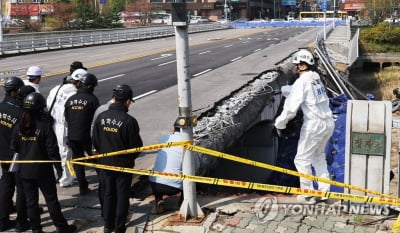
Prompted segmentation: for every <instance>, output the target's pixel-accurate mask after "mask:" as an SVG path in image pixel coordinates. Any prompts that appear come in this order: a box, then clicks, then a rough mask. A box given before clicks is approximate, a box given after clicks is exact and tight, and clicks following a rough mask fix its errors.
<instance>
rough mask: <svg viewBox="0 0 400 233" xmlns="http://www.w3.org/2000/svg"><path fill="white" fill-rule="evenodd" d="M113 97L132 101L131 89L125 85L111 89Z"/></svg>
mask: <svg viewBox="0 0 400 233" xmlns="http://www.w3.org/2000/svg"><path fill="white" fill-rule="evenodd" d="M113 97H114V98H116V99H119V100H132V101H134V100H133V99H132V98H133V92H132V88H131V87H130V86H128V85H126V84H120V85H118V86H116V87H115V88H114V89H113Z"/></svg>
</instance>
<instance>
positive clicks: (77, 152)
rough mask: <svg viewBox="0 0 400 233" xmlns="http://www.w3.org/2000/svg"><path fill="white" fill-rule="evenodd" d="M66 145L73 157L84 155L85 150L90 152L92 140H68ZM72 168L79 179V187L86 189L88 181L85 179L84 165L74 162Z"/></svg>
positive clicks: (89, 153)
mask: <svg viewBox="0 0 400 233" xmlns="http://www.w3.org/2000/svg"><path fill="white" fill-rule="evenodd" d="M68 146H69V148H71V151H72V158H73V159H77V158H82V157H85V152H86V153H87V154H88V155H91V154H92V142H91V141H90V140H86V141H76V140H68ZM74 170H75V173H76V178H77V180H78V181H79V188H80V189H87V187H88V182H87V180H86V175H85V166H82V165H76V164H74Z"/></svg>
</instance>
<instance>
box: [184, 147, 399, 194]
mask: <svg viewBox="0 0 400 233" xmlns="http://www.w3.org/2000/svg"><path fill="white" fill-rule="evenodd" d="M184 148H186V149H188V150H191V151H195V152H199V153H203V154H208V155H211V156H214V157H218V158H223V159H228V160H232V161H235V162H239V163H243V164H248V165H252V166H256V167H261V168H266V169H269V170H273V171H277V172H281V173H284V174H289V175H293V176H299V177H303V178H307V179H310V180H314V181H319V182H324V183H328V184H331V185H335V186H339V187H343V188H348V189H353V190H358V191H361V192H365V193H370V194H374V195H378V196H384V197H388V198H396V199H397V197H395V196H391V195H388V194H384V193H380V192H376V191H373V190H368V189H365V188H362V187H358V186H354V185H350V184H345V183H342V182H337V181H334V180H329V179H326V178H322V177H317V176H313V175H310V174H305V173H300V172H297V171H293V170H289V169H285V168H281V167H276V166H273V165H270V164H266V163H262V162H257V161H253V160H249V159H245V158H241V157H237V156H233V155H229V154H225V153H222V152H219V151H215V150H211V149H207V148H204V147H200V146H195V145H187V144H185V145H184Z"/></svg>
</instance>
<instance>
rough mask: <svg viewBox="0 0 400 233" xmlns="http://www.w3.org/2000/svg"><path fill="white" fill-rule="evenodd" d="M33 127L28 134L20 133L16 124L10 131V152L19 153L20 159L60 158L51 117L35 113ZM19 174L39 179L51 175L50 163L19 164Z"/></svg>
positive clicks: (22, 176) (51, 167) (52, 173)
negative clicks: (11, 131)
mask: <svg viewBox="0 0 400 233" xmlns="http://www.w3.org/2000/svg"><path fill="white" fill-rule="evenodd" d="M31 120H32V121H35V129H34V130H32V133H31V134H30V135H26V136H24V135H22V134H21V133H20V124H17V125H16V126H15V128H14V130H13V133H12V139H11V145H10V149H11V152H13V153H14V152H17V153H19V154H20V160H33V161H37V160H60V154H59V151H58V144H57V138H56V135H55V133H54V131H53V127H52V125H53V123H52V121H51V119H50V118H49V117H48V116H47V115H45V114H43V113H38V114H35V115H34V116H33V117H32V119H31ZM19 174H20V177H21V178H24V179H40V178H43V177H46V176H50V175H53V176H54V171H53V166H52V163H32V164H20V168H19Z"/></svg>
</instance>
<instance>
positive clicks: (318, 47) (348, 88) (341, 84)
mask: <svg viewBox="0 0 400 233" xmlns="http://www.w3.org/2000/svg"><path fill="white" fill-rule="evenodd" d="M348 26H349V27H350V24H348ZM332 29H333V27H332V25H330V26H328V27H327V28H326V33H328V32H330V31H332ZM323 33H324V32H323V31H321V32H319V33H318V34H317V36H316V39H315V52H316V54H317V56H318V57H319V59H320V61H321V63H322V65H323V66H324V67H325V69H326V71H327V73H328V74H329V75H330V76H331V78H332V81H333V82H334V83H335V85H336V87H337V88H338V90H339V91H340V92H341V93H340V94H346V95H347V96H348V97H349V98H350V99H356V97H355V93H357V94H358V95H359V96H360V97H362V98H363V99H366V100H368V97H367V96H366V95H365V94H364V93H362V92H361V91H360V90H359V89H358V88H356V87H355V86H354V85H353V84H352V83H351V82H350V81H349V80H347V79H345V78H344V77H342V75H341V74H339V73H338V72H337V70H336V69H335V67H334V66H333V65H332V63H331V61H330V60H329V55H328V54H327V52H326V51H325V47H324V46H322V45H323V42H324V34H323ZM353 39H354V38H353ZM357 39H358V36H357ZM357 42H358V40H357ZM337 94H339V93H337Z"/></svg>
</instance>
